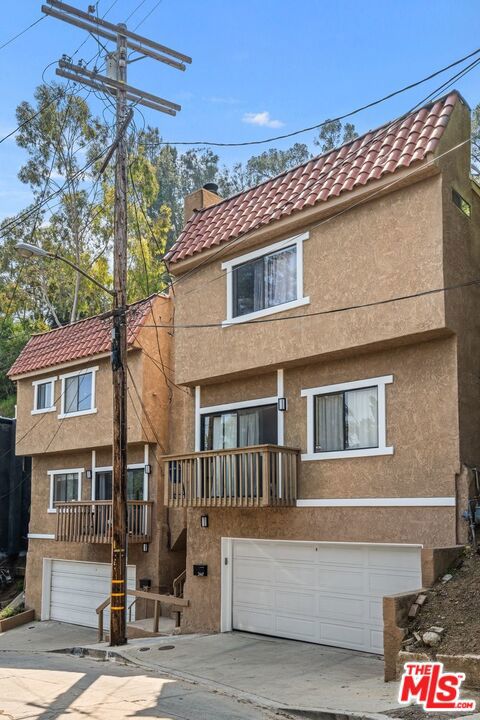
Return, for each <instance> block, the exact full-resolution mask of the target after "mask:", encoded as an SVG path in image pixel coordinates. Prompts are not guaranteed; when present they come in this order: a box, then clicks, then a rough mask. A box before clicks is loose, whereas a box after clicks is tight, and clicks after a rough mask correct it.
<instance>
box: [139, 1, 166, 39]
mask: <svg viewBox="0 0 480 720" xmlns="http://www.w3.org/2000/svg"><path fill="white" fill-rule="evenodd" d="M161 2H162V0H158V2H156V3H155V5H154V6H153V7H152V9H151V10H150V12H149V13H147V14H146V15H145V17H144V18H143V20H140V22H139V23H138V25H135V27H134V28H133V30H134V32H135V31H136V30H138V28H139V27H140V26H141V25H143V23H144V22H145V20H148V18H149V17H150V15H151V14H152V13H154V12H155V10H156V9H157V8H158V6H159V5H160V3H161Z"/></svg>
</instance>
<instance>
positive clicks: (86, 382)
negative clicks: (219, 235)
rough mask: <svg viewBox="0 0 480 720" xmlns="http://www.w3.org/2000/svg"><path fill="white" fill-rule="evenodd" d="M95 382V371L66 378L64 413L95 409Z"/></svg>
mask: <svg viewBox="0 0 480 720" xmlns="http://www.w3.org/2000/svg"><path fill="white" fill-rule="evenodd" d="M93 383H94V373H93V372H86V373H81V374H79V375H73V376H71V377H66V378H65V379H64V390H63V414H64V415H70V414H74V413H82V412H88V411H90V410H93Z"/></svg>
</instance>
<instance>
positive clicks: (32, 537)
mask: <svg viewBox="0 0 480 720" xmlns="http://www.w3.org/2000/svg"><path fill="white" fill-rule="evenodd" d="M27 537H28V539H29V540H55V535H50V534H48V533H28V535H27Z"/></svg>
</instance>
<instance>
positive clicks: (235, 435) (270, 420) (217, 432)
mask: <svg viewBox="0 0 480 720" xmlns="http://www.w3.org/2000/svg"><path fill="white" fill-rule="evenodd" d="M277 435H278V430H277V405H276V404H266V405H260V406H258V407H243V408H235V404H233V406H232V408H231V409H225V410H219V411H217V412H208V413H202V423H201V438H202V450H227V449H232V448H239V447H249V446H252V445H276V444H277V442H278V438H277Z"/></svg>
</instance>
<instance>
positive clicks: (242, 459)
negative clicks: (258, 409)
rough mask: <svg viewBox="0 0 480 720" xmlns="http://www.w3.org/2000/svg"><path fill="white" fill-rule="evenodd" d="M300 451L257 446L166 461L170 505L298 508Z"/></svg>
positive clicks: (201, 453) (173, 456)
mask: <svg viewBox="0 0 480 720" xmlns="http://www.w3.org/2000/svg"><path fill="white" fill-rule="evenodd" d="M299 454H300V451H299V450H297V449H295V448H288V447H282V446H280V445H255V446H252V447H244V448H235V449H232V450H212V451H209V450H208V451H204V452H197V453H190V454H187V455H170V456H169V457H167V458H165V504H166V505H168V506H170V507H202V506H213V507H260V506H265V505H267V506H272V505H273V506H282V505H295V501H296V499H297V477H298V458H299Z"/></svg>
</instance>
